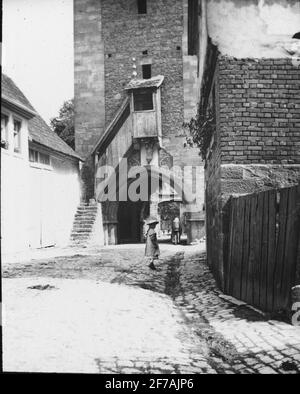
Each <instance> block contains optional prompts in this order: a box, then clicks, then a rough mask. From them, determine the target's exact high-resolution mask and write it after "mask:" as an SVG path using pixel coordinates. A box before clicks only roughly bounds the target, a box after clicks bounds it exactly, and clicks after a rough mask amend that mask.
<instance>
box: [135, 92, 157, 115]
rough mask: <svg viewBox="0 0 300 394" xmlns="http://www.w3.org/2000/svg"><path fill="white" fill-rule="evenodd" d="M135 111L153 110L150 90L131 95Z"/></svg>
mask: <svg viewBox="0 0 300 394" xmlns="http://www.w3.org/2000/svg"><path fill="white" fill-rule="evenodd" d="M133 101H134V110H135V111H151V110H153V97H152V92H151V91H146V92H135V93H134V95H133Z"/></svg>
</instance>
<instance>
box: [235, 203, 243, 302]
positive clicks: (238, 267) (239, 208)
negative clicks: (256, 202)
mask: <svg viewBox="0 0 300 394" xmlns="http://www.w3.org/2000/svg"><path fill="white" fill-rule="evenodd" d="M234 202H235V205H236V223H235V228H234V235H235V236H234V245H233V246H234V254H233V259H232V273H233V283H232V295H233V296H234V297H236V298H241V273H242V257H243V255H242V251H243V248H242V247H241V246H242V244H243V227H244V207H245V203H244V198H242V197H241V198H237V199H235V201H234Z"/></svg>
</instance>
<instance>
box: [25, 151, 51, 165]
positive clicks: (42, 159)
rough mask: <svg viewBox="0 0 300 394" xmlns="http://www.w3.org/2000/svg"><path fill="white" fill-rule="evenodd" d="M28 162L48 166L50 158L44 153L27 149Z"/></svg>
mask: <svg viewBox="0 0 300 394" xmlns="http://www.w3.org/2000/svg"><path fill="white" fill-rule="evenodd" d="M29 161H30V162H31V163H41V164H46V165H50V156H49V155H47V154H46V153H41V152H38V151H37V150H34V149H29Z"/></svg>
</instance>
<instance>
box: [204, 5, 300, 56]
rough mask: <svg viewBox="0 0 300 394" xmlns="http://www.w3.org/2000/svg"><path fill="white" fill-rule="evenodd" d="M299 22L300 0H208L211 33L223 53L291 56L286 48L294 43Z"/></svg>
mask: <svg viewBox="0 0 300 394" xmlns="http://www.w3.org/2000/svg"><path fill="white" fill-rule="evenodd" d="M299 21H300V3H299V1H298V0H247V1H246V0H221V1H220V0H207V24H208V34H209V36H210V37H211V39H212V41H213V43H214V44H215V45H217V46H218V49H219V51H220V52H221V53H222V54H224V55H228V56H233V57H236V58H282V57H288V56H290V55H289V54H288V52H286V50H285V47H286V46H287V45H288V46H289V45H293V43H292V40H291V39H292V36H293V35H294V34H295V33H297V32H299V30H300V23H299ZM294 41H299V40H294ZM288 42H290V44H288ZM295 45H296V43H295Z"/></svg>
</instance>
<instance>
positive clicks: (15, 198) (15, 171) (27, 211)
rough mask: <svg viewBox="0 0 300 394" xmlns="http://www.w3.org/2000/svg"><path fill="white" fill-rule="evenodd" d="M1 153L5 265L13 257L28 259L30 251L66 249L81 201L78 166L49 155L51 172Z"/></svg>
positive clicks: (61, 157)
mask: <svg viewBox="0 0 300 394" xmlns="http://www.w3.org/2000/svg"><path fill="white" fill-rule="evenodd" d="M2 151H3V149H2ZM1 153H2V155H1V233H2V245H1V246H2V249H1V250H2V257H3V259H4V261H16V256H19V255H20V256H24V255H27V254H28V252H29V251H30V248H32V249H34V248H38V247H41V246H52V245H55V246H66V245H67V244H68V242H69V239H70V234H71V230H72V225H73V220H74V215H75V212H76V209H77V206H78V204H79V201H80V183H79V177H78V168H77V167H78V164H77V163H76V162H75V161H71V160H70V159H67V158H66V157H64V156H60V155H55V156H54V155H52V156H51V168H50V167H49V168H48V169H46V168H42V166H40V168H39V167H38V166H39V164H37V165H35V164H34V165H32V163H31V164H30V163H29V162H28V160H26V159H24V158H19V157H17V156H16V155H11V154H8V153H7V152H4V153H3V152H1ZM41 229H42V231H41ZM41 234H42V236H41ZM41 238H42V239H41Z"/></svg>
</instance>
